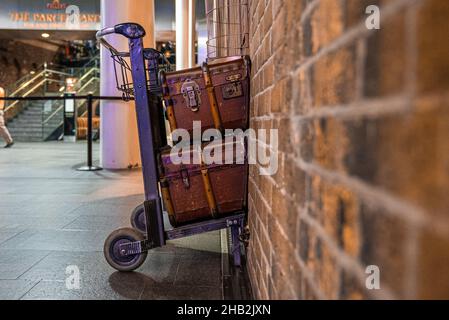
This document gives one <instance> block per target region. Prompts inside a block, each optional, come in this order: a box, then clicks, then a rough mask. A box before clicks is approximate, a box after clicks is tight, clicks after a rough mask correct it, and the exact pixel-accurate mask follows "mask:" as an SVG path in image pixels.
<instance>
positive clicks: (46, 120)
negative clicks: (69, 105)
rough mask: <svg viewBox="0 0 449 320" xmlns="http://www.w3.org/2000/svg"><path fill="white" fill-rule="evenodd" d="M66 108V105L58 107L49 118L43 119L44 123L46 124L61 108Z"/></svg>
mask: <svg viewBox="0 0 449 320" xmlns="http://www.w3.org/2000/svg"><path fill="white" fill-rule="evenodd" d="M63 108H64V105H61V106H59V108H58V109H56V110H55V111H54V112H53V113H52V114H51V115H50V116H49V117H47V119H45V120H44V121H42V125H45V124H46V123H47V122H48V121H50V120H51V119H52V118H53V117H54V116H55V115H56V114H57V113H58V112H59V111H60V110H62V109H63Z"/></svg>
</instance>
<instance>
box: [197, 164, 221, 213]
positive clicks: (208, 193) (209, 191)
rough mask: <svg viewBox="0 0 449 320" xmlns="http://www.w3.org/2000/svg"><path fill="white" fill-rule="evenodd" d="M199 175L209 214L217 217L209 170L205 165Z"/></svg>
mask: <svg viewBox="0 0 449 320" xmlns="http://www.w3.org/2000/svg"><path fill="white" fill-rule="evenodd" d="M201 176H202V178H203V186H204V192H205V193H206V198H207V204H208V205H209V210H210V214H211V215H212V217H213V218H215V219H216V218H218V209H217V201H216V200H215V195H214V191H213V190H212V184H211V182H210V176H209V170H208V169H207V168H206V167H203V168H202V169H201Z"/></svg>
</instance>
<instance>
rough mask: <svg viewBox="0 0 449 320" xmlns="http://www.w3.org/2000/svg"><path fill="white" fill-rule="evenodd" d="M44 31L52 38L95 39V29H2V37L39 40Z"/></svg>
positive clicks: (0, 33)
mask: <svg viewBox="0 0 449 320" xmlns="http://www.w3.org/2000/svg"><path fill="white" fill-rule="evenodd" d="M42 33H48V34H50V38H49V39H51V40H89V39H92V40H93V39H95V31H60V30H49V31H45V30H6V29H0V39H21V40H39V39H42V40H43V39H44V38H42V36H41V35H42Z"/></svg>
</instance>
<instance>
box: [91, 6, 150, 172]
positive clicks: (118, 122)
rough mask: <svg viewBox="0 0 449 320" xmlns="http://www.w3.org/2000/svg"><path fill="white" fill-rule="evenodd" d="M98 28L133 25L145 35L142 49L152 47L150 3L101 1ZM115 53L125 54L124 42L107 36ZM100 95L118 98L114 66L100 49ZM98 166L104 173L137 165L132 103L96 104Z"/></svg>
mask: <svg viewBox="0 0 449 320" xmlns="http://www.w3.org/2000/svg"><path fill="white" fill-rule="evenodd" d="M101 21H102V27H112V26H114V25H116V24H119V23H123V22H137V23H139V24H141V25H142V26H143V27H144V29H145V31H146V36H145V38H144V44H145V47H154V46H155V42H154V41H155V40H154V0H101ZM107 39H108V41H109V42H110V43H111V44H112V45H113V46H114V47H116V48H117V49H118V50H119V51H129V49H128V40H127V39H126V38H125V37H123V36H120V35H111V36H107ZM100 69H101V70H100V74H101V75H100V79H101V80H100V93H101V95H102V96H121V93H120V92H119V91H118V90H117V89H116V83H115V76H114V66H113V61H112V59H111V57H110V54H109V51H107V50H105V49H104V48H101V68H100ZM100 108H101V123H100V136H101V137H100V141H101V142H100V162H101V166H102V167H103V168H106V169H125V168H127V167H128V166H130V165H131V166H135V165H140V164H141V161H140V149H139V140H138V134H137V121H136V112H135V106H134V103H133V102H124V101H120V100H112V101H105V100H102V101H101V103H100Z"/></svg>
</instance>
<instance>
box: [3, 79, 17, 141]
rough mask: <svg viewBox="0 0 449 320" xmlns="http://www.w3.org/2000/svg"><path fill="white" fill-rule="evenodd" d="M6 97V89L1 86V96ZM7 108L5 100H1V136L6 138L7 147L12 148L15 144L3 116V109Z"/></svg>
mask: <svg viewBox="0 0 449 320" xmlns="http://www.w3.org/2000/svg"><path fill="white" fill-rule="evenodd" d="M4 97H5V89H3V88H2V87H0V98H4ZM4 108H5V100H0V136H2V138H3V139H4V140H5V142H6V146H5V148H10V147H12V145H13V144H14V141H13V139H12V138H11V135H10V134H9V131H8V128H6V125H5V118H4V116H3V114H4V112H3V109H4Z"/></svg>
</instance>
